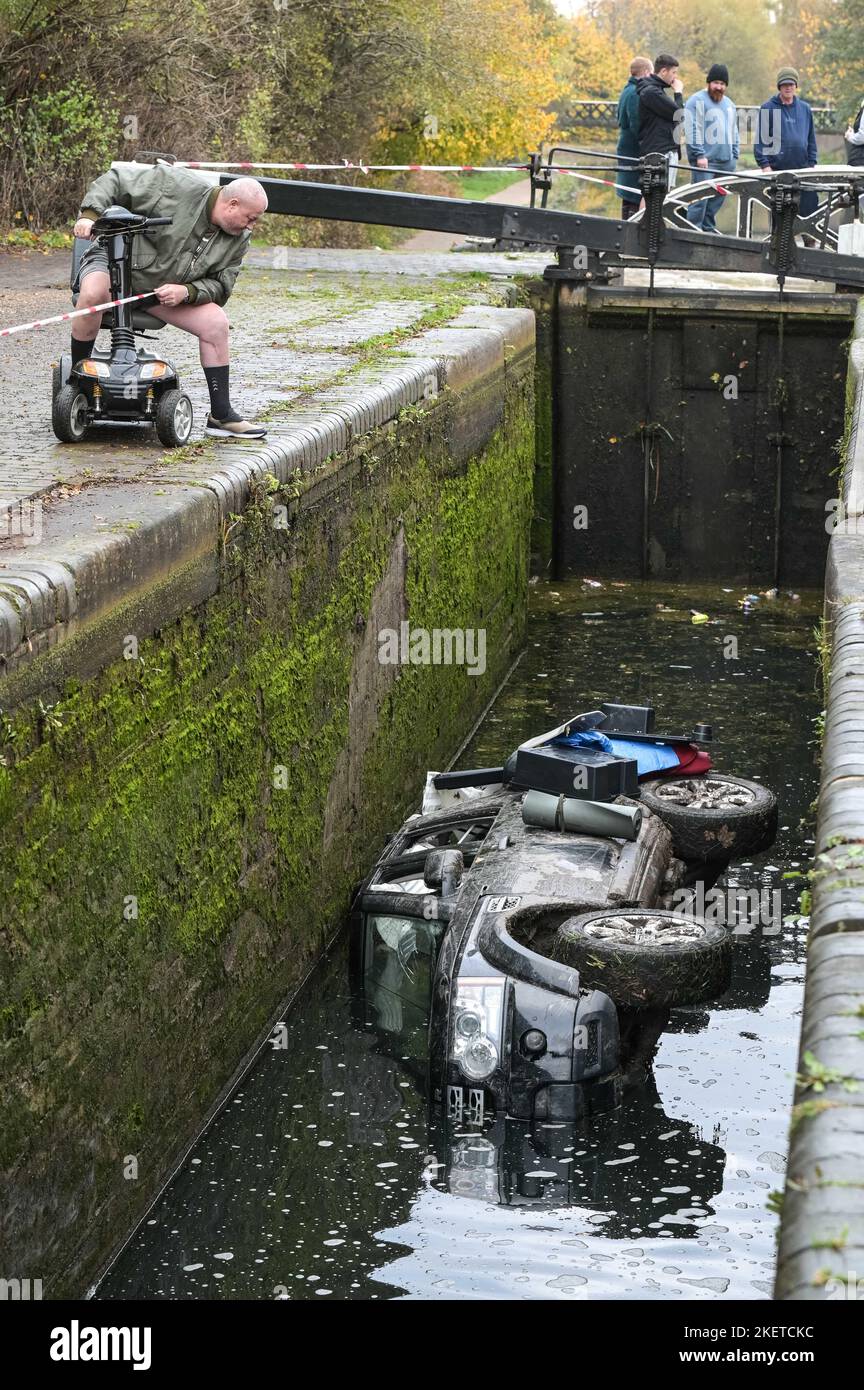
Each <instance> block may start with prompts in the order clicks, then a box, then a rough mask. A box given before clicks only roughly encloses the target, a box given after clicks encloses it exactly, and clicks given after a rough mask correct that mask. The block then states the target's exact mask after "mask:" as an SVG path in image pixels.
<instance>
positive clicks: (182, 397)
mask: <svg viewBox="0 0 864 1390" xmlns="http://www.w3.org/2000/svg"><path fill="white" fill-rule="evenodd" d="M192 419H193V416H192V402H191V401H190V399H189V397H188V396H187V395H186V392H185V391H179V390H178V389H177V388H176V387H173V388H172V389H171V390H170V391H166V392H165V394H164V395H163V396H160V397H159V403H158V405H157V406H156V433H157V434H158V436H159V439H160V442H161V443H162V444H164V445H165V448H166V449H179V448H180V447H181V445H183V444H185V443H186V442H187V441H188V439H189V436H190V434H191V433H192Z"/></svg>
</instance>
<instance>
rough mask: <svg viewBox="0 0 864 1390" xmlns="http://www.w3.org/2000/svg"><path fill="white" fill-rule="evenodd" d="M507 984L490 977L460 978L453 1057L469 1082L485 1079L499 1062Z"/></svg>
mask: <svg viewBox="0 0 864 1390" xmlns="http://www.w3.org/2000/svg"><path fill="white" fill-rule="evenodd" d="M504 983H505V982H504V980H503V979H491V978H489V977H488V976H483V977H482V978H479V979H460V980H458V981H457V984H456V1000H455V1004H454V1008H453V1043H452V1053H451V1056H452V1059H453V1061H455V1062H456V1063H457V1064H458V1066H459V1068H460V1070H461V1071H462V1073H463V1075H464V1076H466V1077H467V1078H468V1080H469V1081H484V1080H485V1079H486V1078H487V1077H489V1076H491V1075H492V1073H493V1071H494V1070H495V1068H496V1067H497V1065H498V1062H499V1059H500V1056H501V1029H502V1025H503V1022H504Z"/></svg>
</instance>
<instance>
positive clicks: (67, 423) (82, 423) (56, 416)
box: [51, 367, 90, 444]
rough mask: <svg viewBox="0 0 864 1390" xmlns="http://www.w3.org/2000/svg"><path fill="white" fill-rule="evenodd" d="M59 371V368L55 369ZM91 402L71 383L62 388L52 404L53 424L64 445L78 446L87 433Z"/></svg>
mask: <svg viewBox="0 0 864 1390" xmlns="http://www.w3.org/2000/svg"><path fill="white" fill-rule="evenodd" d="M55 370H56V371H59V367H58V368H55ZM89 413H90V402H89V401H88V399H87V397H86V396H85V394H84V392H83V391H79V390H78V387H77V386H75V385H73V384H72V383H71V382H67V384H66V385H65V386H61V387H60V390H59V391H58V392H57V395H56V396H55V397H54V400H53V401H52V402H51V424H52V426H53V429H54V433H55V434H56V436H57V438H58V439H62V441H63V443H64V444H78V443H80V441H81V440H82V439H83V438H84V435H85V434H86V433H87V425H88V424H89Z"/></svg>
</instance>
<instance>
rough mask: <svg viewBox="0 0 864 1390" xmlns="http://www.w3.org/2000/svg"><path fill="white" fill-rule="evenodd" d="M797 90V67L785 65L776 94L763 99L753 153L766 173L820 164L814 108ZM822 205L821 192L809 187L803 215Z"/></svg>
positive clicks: (802, 205) (803, 200)
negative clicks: (820, 200)
mask: <svg viewBox="0 0 864 1390" xmlns="http://www.w3.org/2000/svg"><path fill="white" fill-rule="evenodd" d="M797 92H798V73H797V72H796V71H795V69H794V68H781V69H780V71H779V72H778V74H777V92H776V94H775V95H774V96H773V97H769V99H768V101H763V103H762V105H761V107H760V109H759V134H758V138H757V140H756V143H755V145H754V146H753V154H754V155H755V157H756V163H757V164H758V165H759V168H760V169H761V170H762V171H763V173H766V174H770V173H776V172H777V171H778V170H780V169H813V168H815V167H816V160H817V149H816V129H815V126H814V125H813V112H812V111H811V110H810V107H809V106H808V105H807V103H806V101H802V100H801V98H800V97H799V96H798V95H797ZM818 206H819V194H818V193H817V192H816V190H815V189H813V188H805V189H804V190H803V192H802V194H801V206H800V213H801V216H802V217H807V216H809V214H810V213H811V212H815V211H816V208H817V207H818Z"/></svg>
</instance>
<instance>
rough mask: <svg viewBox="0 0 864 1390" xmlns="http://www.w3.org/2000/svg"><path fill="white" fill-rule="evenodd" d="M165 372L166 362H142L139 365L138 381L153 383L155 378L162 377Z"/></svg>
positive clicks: (166, 368)
mask: <svg viewBox="0 0 864 1390" xmlns="http://www.w3.org/2000/svg"><path fill="white" fill-rule="evenodd" d="M167 370H168V363H167V362H144V363H142V365H141V371H140V374H139V379H140V380H141V381H153V379H154V378H155V377H157V376H164V375H165V373H166V372H167Z"/></svg>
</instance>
